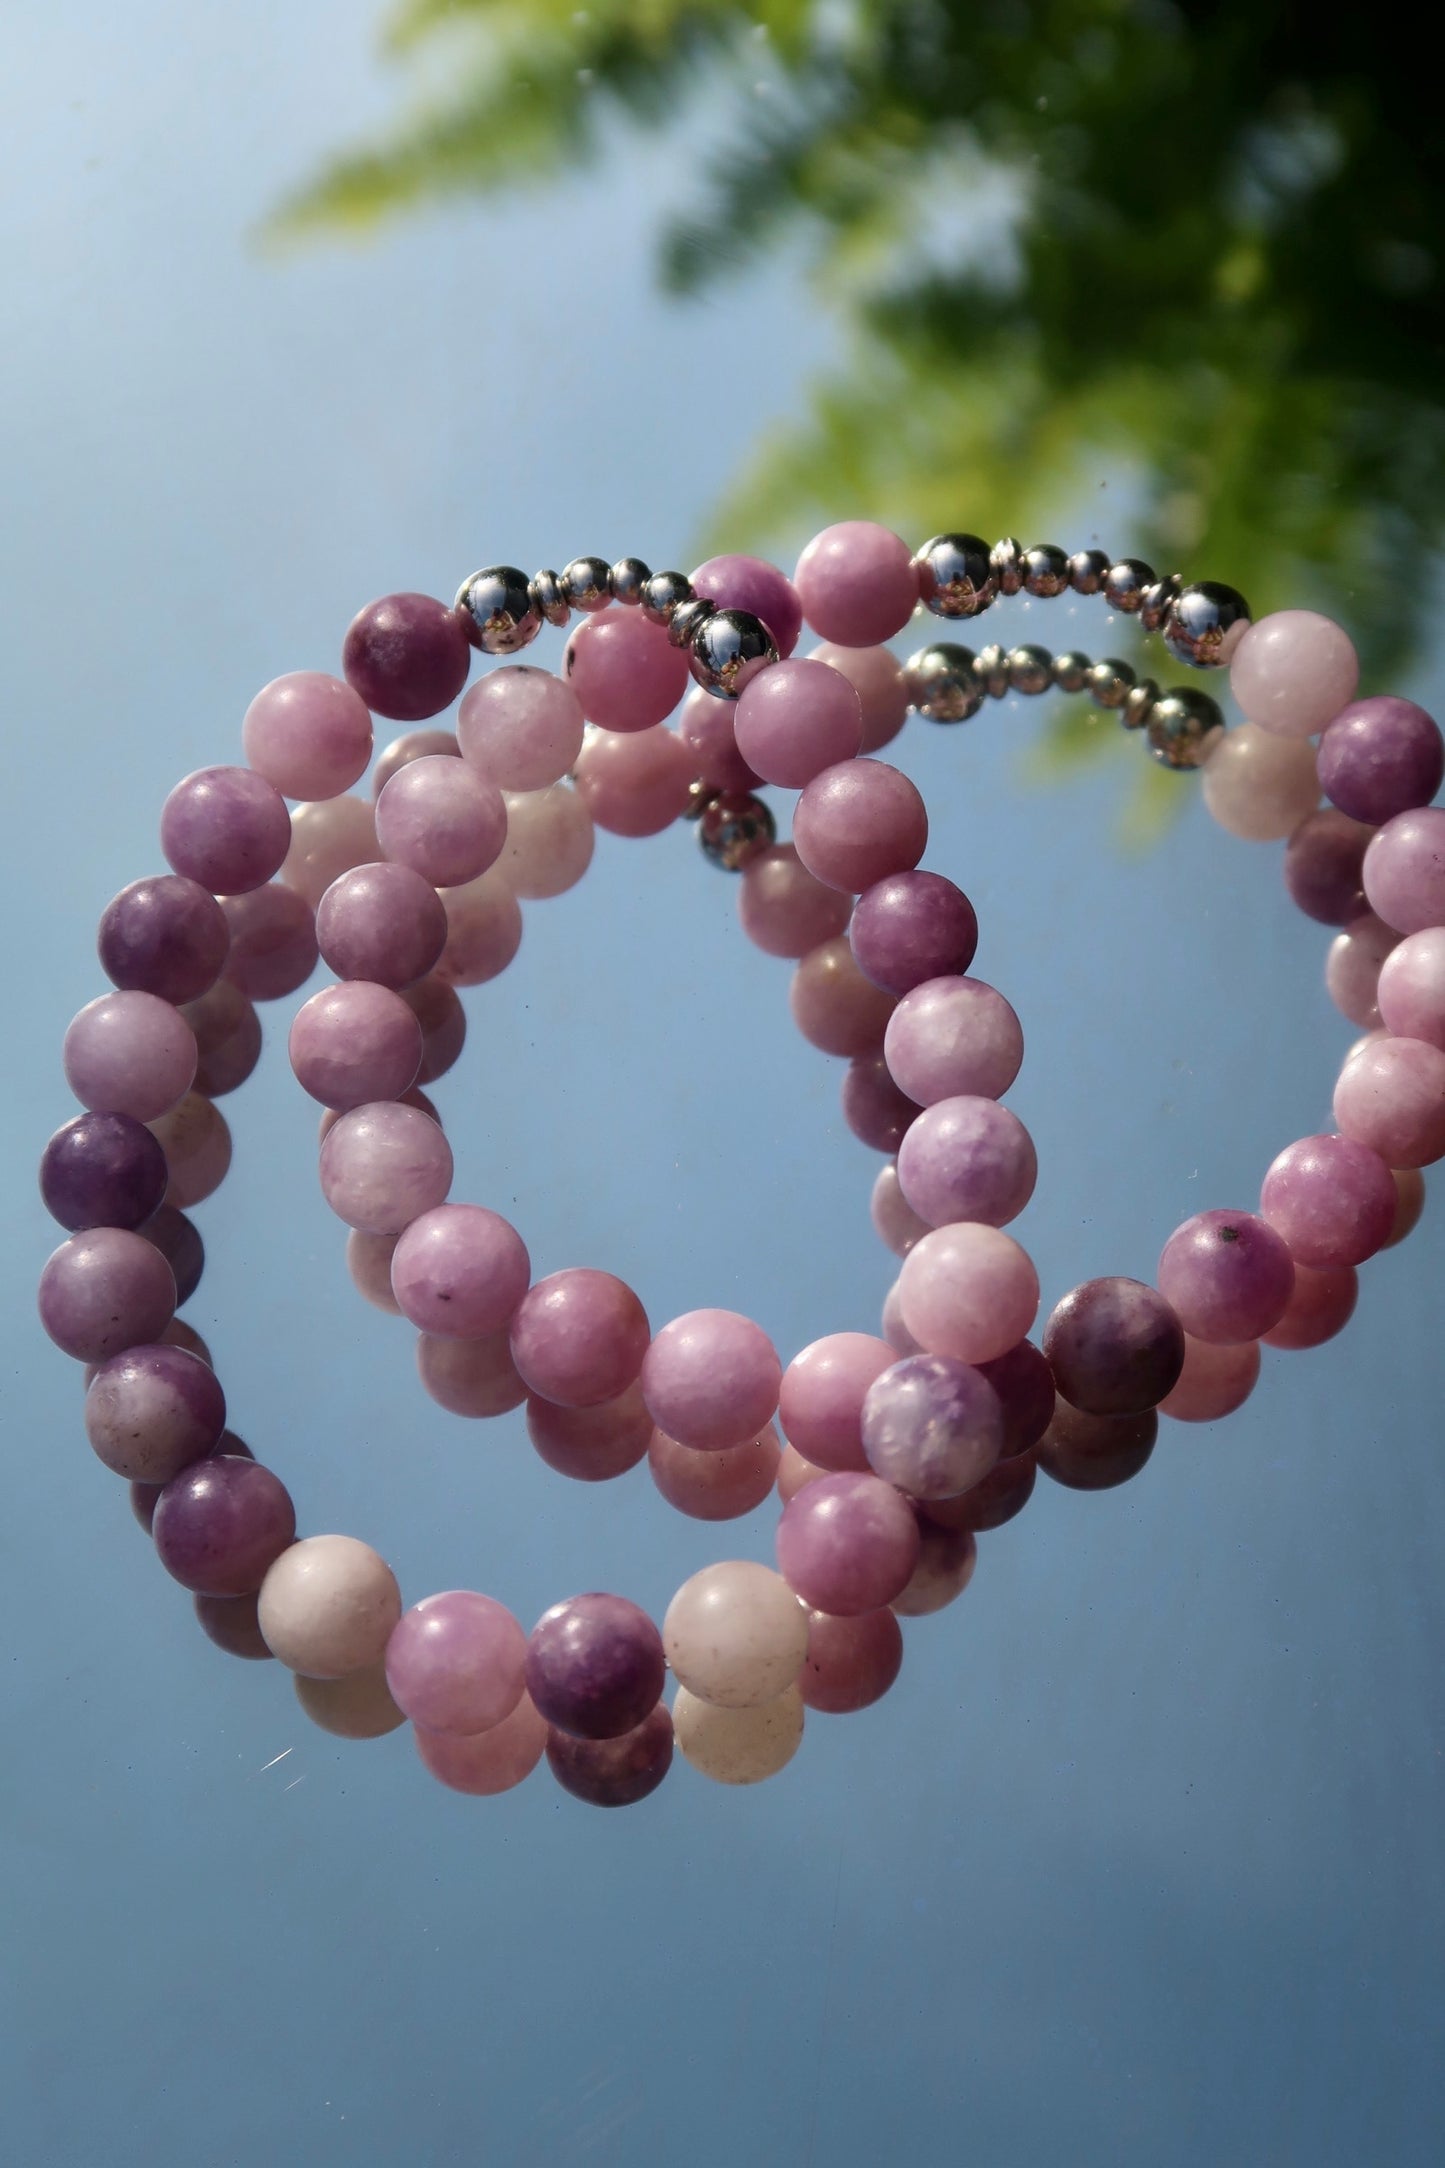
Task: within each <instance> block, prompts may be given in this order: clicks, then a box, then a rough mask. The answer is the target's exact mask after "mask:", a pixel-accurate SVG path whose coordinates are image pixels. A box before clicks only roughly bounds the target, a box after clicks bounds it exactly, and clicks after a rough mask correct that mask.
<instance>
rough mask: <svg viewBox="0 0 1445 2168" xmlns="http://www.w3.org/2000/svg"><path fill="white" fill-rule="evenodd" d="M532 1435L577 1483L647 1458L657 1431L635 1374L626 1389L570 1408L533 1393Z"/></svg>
mask: <svg viewBox="0 0 1445 2168" xmlns="http://www.w3.org/2000/svg"><path fill="white" fill-rule="evenodd" d="M527 1436H528V1437H529V1438H530V1439H531V1441H532V1445H533V1448H534V1450H535V1452H536V1454H537V1458H538V1459H539V1460H541V1461H545V1462H546V1464H547V1466H548V1467H549V1468H551V1469H553V1470H554V1471H555V1472H556V1474H558V1475H565V1476H567V1477H569V1478H570V1479H571V1480H572V1481H573V1482H574V1483H610V1482H611V1481H612V1480H613V1478H614V1477H615V1476H619V1475H626V1474H627V1472H628V1470H629V1469H632V1468H635V1467H637V1466H638V1464H639V1462H641V1461H643V1460H645V1459H646V1458H647V1454H648V1450H649V1448H650V1446H651V1444H652V1440H653V1437H654V1431H653V1426H652V1417H651V1416H650V1415H649V1414H648V1412H647V1403H646V1402H645V1401H644V1399H643V1397H642V1387H641V1386H640V1385H639V1384H638V1382H637V1380H636V1379H635V1378H634V1380H633V1382H632V1383H631V1385H629V1386H628V1387H627V1389H626V1391H625V1392H621V1393H618V1394H617V1395H616V1397H615V1398H614V1399H612V1400H599V1401H595V1402H594V1403H593V1404H592V1406H591V1407H588V1408H564V1407H561V1406H559V1405H558V1403H557V1402H556V1401H555V1400H543V1399H542V1398H541V1397H540V1395H538V1394H536V1393H533V1394H532V1395H531V1396H530V1398H529V1399H528V1401H527ZM678 1450H679V1452H681V1451H682V1450H684V1449H683V1448H682V1447H679V1448H678ZM692 1457H693V1458H694V1459H695V1460H707V1459H709V1458H710V1457H711V1456H710V1455H708V1454H694V1455H693V1456H692Z"/></svg>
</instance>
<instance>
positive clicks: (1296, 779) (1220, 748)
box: [1203, 723, 1320, 843]
mask: <svg viewBox="0 0 1445 2168" xmlns="http://www.w3.org/2000/svg"><path fill="white" fill-rule="evenodd" d="M1203 791H1204V803H1205V805H1206V806H1207V807H1208V808H1209V811H1210V812H1211V813H1212V814H1213V816H1214V818H1215V820H1217V821H1218V823H1219V825H1220V827H1221V828H1224V829H1227V830H1228V832H1229V833H1230V835H1232V836H1243V837H1244V838H1245V840H1246V841H1247V842H1251V843H1268V842H1272V841H1274V840H1275V839H1276V838H1278V837H1280V836H1287V835H1289V834H1290V833H1291V832H1292V830H1294V829H1295V828H1297V827H1298V826H1299V824H1300V822H1301V821H1302V820H1304V819H1305V817H1306V815H1307V814H1310V813H1313V811H1314V809H1315V807H1316V806H1317V805H1318V804H1319V802H1320V780H1319V776H1318V775H1317V774H1316V772H1315V749H1314V747H1313V746H1312V745H1311V744H1310V742H1309V740H1308V738H1288V737H1281V736H1280V735H1279V733H1278V732H1277V731H1271V730H1261V729H1260V728H1259V727H1258V725H1257V724H1255V723H1241V724H1239V726H1238V727H1237V729H1234V730H1229V731H1226V732H1225V734H1224V736H1223V737H1222V738H1221V739H1220V740H1219V741H1218V743H1217V744H1216V745H1215V748H1214V751H1213V752H1212V753H1211V754H1210V756H1209V758H1208V760H1207V761H1206V762H1205V764H1204V781H1203Z"/></svg>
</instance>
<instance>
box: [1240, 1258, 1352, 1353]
mask: <svg viewBox="0 0 1445 2168" xmlns="http://www.w3.org/2000/svg"><path fill="white" fill-rule="evenodd" d="M1359 1291H1360V1289H1359V1280H1358V1278H1357V1276H1356V1274H1355V1272H1354V1270H1353V1268H1352V1267H1351V1266H1349V1265H1337V1266H1335V1267H1334V1268H1333V1269H1332V1270H1330V1271H1325V1272H1312V1271H1311V1270H1310V1268H1309V1266H1308V1265H1300V1266H1299V1267H1297V1269H1296V1271H1295V1276H1294V1287H1293V1289H1292V1290H1291V1293H1290V1298H1289V1302H1288V1304H1287V1305H1286V1308H1285V1312H1284V1315H1283V1317H1281V1318H1280V1320H1279V1322H1278V1324H1276V1325H1272V1326H1271V1327H1270V1329H1269V1331H1268V1332H1266V1333H1262V1334H1261V1336H1260V1337H1261V1338H1262V1340H1263V1341H1264V1344H1265V1346H1266V1347H1279V1348H1305V1347H1319V1346H1320V1345H1321V1344H1322V1342H1324V1341H1326V1340H1333V1338H1334V1336H1335V1334H1336V1333H1337V1332H1342V1331H1343V1330H1344V1328H1345V1326H1346V1325H1347V1324H1348V1323H1349V1321H1350V1318H1351V1316H1352V1315H1353V1313H1354V1308H1355V1303H1356V1301H1357V1299H1358V1297H1359Z"/></svg>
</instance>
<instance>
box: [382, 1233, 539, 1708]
mask: <svg viewBox="0 0 1445 2168" xmlns="http://www.w3.org/2000/svg"><path fill="white" fill-rule="evenodd" d="M531 1275H532V1265H531V1259H530V1258H529V1256H528V1254H527V1245H526V1243H525V1242H524V1241H523V1240H522V1237H521V1236H520V1235H519V1234H518V1233H517V1230H516V1228H515V1227H513V1226H512V1225H511V1224H510V1222H509V1221H507V1220H504V1219H503V1218H502V1217H501V1215H500V1213H497V1212H489V1211H488V1210H487V1208H486V1206H485V1205H480V1204H444V1205H438V1207H437V1208H436V1210H435V1211H434V1212H424V1213H423V1214H422V1216H421V1217H420V1219H415V1220H413V1221H412V1223H411V1225H410V1226H409V1227H408V1228H407V1230H406V1232H405V1233H404V1234H403V1235H402V1236H401V1238H400V1240H399V1241H398V1242H397V1244H396V1247H395V1250H394V1251H393V1253H392V1259H391V1287H392V1292H393V1294H394V1296H395V1298H396V1301H397V1303H398V1305H399V1307H400V1309H401V1312H402V1314H403V1316H405V1317H407V1318H409V1319H410V1321H411V1323H412V1324H413V1325H415V1326H417V1327H418V1328H419V1330H421V1331H422V1332H429V1333H438V1334H440V1335H441V1336H442V1337H443V1338H444V1339H447V1338H450V1339H456V1340H475V1339H481V1338H483V1337H484V1336H485V1335H486V1334H488V1333H494V1332H501V1331H503V1330H505V1328H506V1327H507V1326H508V1325H509V1324H510V1323H511V1320H512V1317H513V1314H514V1313H515V1311H516V1308H517V1305H518V1303H519V1302H520V1301H521V1299H522V1297H523V1295H525V1294H526V1292H527V1286H528V1283H529V1281H530V1279H531ZM422 1721H423V1722H424V1723H426V1722H429V1721H431V1720H430V1719H429V1718H425V1717H424V1718H423V1719H422ZM477 1728H478V1730H480V1729H481V1727H480V1725H479V1726H478V1727H477Z"/></svg>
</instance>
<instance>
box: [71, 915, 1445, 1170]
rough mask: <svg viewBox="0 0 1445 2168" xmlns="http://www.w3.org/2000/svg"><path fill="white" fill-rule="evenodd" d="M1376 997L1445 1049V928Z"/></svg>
mask: <svg viewBox="0 0 1445 2168" xmlns="http://www.w3.org/2000/svg"><path fill="white" fill-rule="evenodd" d="M1376 1000H1377V1005H1378V1008H1379V1013H1380V1021H1381V1023H1382V1024H1383V1025H1384V1026H1385V1029H1386V1030H1387V1031H1391V1032H1393V1033H1394V1034H1395V1036H1396V1037H1397V1038H1400V1039H1423V1040H1424V1041H1425V1043H1426V1045H1427V1046H1434V1047H1438V1048H1440V1049H1441V1051H1442V1052H1445V927H1441V926H1426V927H1424V928H1422V929H1421V931H1420V932H1419V933H1412V934H1410V935H1408V936H1407V937H1406V939H1405V940H1403V941H1401V942H1400V943H1399V945H1398V946H1397V947H1396V948H1393V949H1392V950H1391V951H1390V953H1389V955H1388V956H1386V958H1385V960H1384V962H1383V963H1382V964H1381V966H1380V977H1379V984H1378V987H1377V990H1376ZM61 1134H62V1135H63V1134H64V1132H63V1131H62V1132H61Z"/></svg>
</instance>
